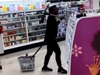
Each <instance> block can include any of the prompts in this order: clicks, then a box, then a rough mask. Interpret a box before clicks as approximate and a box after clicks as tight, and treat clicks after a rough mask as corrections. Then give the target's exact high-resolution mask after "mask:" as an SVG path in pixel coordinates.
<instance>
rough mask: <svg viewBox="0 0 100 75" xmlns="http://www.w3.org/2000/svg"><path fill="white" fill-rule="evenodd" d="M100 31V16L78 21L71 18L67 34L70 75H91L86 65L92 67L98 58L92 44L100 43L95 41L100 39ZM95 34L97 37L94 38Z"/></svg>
mask: <svg viewBox="0 0 100 75" xmlns="http://www.w3.org/2000/svg"><path fill="white" fill-rule="evenodd" d="M70 27H71V28H70ZM99 31H100V16H97V15H94V16H89V17H83V18H80V19H78V20H75V19H72V18H69V22H68V26H67V34H66V47H67V48H66V50H67V62H68V63H69V64H68V75H90V71H89V69H88V68H87V67H86V65H89V66H90V65H92V64H93V57H94V56H96V57H97V51H96V50H95V49H93V45H92V44H93V42H99V41H95V40H94V39H95V38H99V36H100V34H99V33H100V32H99ZM95 34H96V35H97V36H94V35H95ZM69 35H70V36H69ZM69 38H70V39H69ZM94 44H97V43H94Z"/></svg>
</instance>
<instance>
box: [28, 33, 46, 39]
mask: <svg viewBox="0 0 100 75" xmlns="http://www.w3.org/2000/svg"><path fill="white" fill-rule="evenodd" d="M44 35H45V34H40V35H35V36H30V37H29V38H33V37H39V36H44Z"/></svg>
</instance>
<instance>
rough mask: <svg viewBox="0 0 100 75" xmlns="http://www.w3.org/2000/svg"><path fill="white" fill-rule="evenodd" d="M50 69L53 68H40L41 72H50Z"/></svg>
mask: <svg viewBox="0 0 100 75" xmlns="http://www.w3.org/2000/svg"><path fill="white" fill-rule="evenodd" d="M50 71H53V69H51V68H48V67H43V68H42V72H50Z"/></svg>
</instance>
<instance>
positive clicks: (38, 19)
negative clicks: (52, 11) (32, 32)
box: [26, 19, 41, 22]
mask: <svg viewBox="0 0 100 75" xmlns="http://www.w3.org/2000/svg"><path fill="white" fill-rule="evenodd" d="M40 20H41V19H33V20H26V21H27V22H35V21H40Z"/></svg>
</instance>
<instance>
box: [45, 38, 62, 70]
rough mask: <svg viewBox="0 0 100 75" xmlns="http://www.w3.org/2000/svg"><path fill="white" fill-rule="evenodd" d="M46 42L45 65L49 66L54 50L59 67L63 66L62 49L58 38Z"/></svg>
mask: <svg viewBox="0 0 100 75" xmlns="http://www.w3.org/2000/svg"><path fill="white" fill-rule="evenodd" d="M46 44H47V54H46V56H45V60H44V67H47V66H48V63H49V60H50V57H51V55H52V53H53V51H54V52H55V59H56V62H57V65H58V68H61V67H62V65H61V51H60V48H59V46H58V44H57V42H56V40H50V41H48V42H46Z"/></svg>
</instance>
